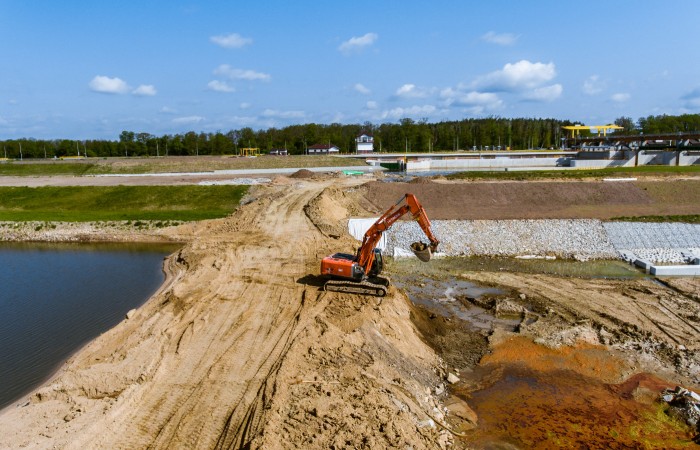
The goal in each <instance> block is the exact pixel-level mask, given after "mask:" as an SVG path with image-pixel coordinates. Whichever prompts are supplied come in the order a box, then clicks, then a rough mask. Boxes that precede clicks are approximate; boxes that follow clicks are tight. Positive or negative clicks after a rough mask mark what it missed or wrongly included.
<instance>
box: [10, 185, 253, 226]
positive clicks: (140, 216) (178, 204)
mask: <svg viewBox="0 0 700 450" xmlns="http://www.w3.org/2000/svg"><path fill="white" fill-rule="evenodd" d="M247 190H248V187H247V186H114V187H95V186H79V187H78V186H74V187H38V188H27V187H0V221H16V222H24V221H65V222H94V221H113V220H178V221H193V220H203V219H214V218H219V217H224V216H226V215H228V214H230V213H231V212H233V210H234V209H235V208H236V207H237V206H238V204H239V202H240V200H241V197H243V195H244V194H245V193H246V192H247Z"/></svg>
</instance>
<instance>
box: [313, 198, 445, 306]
mask: <svg viewBox="0 0 700 450" xmlns="http://www.w3.org/2000/svg"><path fill="white" fill-rule="evenodd" d="M404 201H405V204H404V205H401V203H402V202H404ZM399 205H401V206H399ZM409 212H410V213H411V214H412V215H413V219H414V220H416V221H417V222H418V225H420V227H421V229H422V230H423V232H424V233H425V235H426V236H427V237H428V239H429V241H430V243H428V244H425V243H422V242H414V243H412V244H411V250H412V251H413V252H414V253H415V254H416V256H418V258H419V259H420V260H421V261H428V260H430V257H431V255H432V253H433V252H435V251H436V250H437V246H438V244H439V243H440V241H438V240H437V238H436V237H435V235H434V234H433V231H432V228H431V225H430V220H429V219H428V216H427V215H426V214H425V210H424V209H423V207H422V206H421V204H420V203H419V202H418V199H417V198H416V196H415V195H413V194H406V195H405V196H404V197H402V198H401V199H400V200H399V201H398V202H396V204H395V205H394V206H392V207H391V208H389V209H388V210H387V211H386V212H385V213H384V214H383V215H382V216H381V217H380V218H379V219H377V221H376V222H374V224H372V226H371V227H370V228H369V229H368V230H367V232H366V233H365V235H364V237H363V239H362V246H361V247H360V248H359V249H358V250H357V254H355V255H351V254H349V253H334V254H333V255H331V256H327V257H325V258H323V260H321V274H322V275H326V276H329V277H330V279H329V280H328V281H326V283H325V284H324V286H323V288H324V290H327V291H336V292H350V293H356V294H370V295H377V296H379V297H383V296H384V295H386V292H387V288H388V286H389V280H388V279H387V278H384V277H380V276H379V274H380V273H381V272H382V269H383V266H384V261H383V258H382V252H381V250H379V249H378V248H376V246H377V243H378V242H379V239H380V238H381V237H382V234H383V233H384V232H385V231H386V230H388V229H389V228H391V226H392V225H393V224H394V223H395V222H396V221H397V220H399V219H400V218H401V217H402V216H403V215H404V214H406V213H409Z"/></svg>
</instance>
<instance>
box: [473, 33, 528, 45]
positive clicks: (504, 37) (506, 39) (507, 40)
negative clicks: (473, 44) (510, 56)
mask: <svg viewBox="0 0 700 450" xmlns="http://www.w3.org/2000/svg"><path fill="white" fill-rule="evenodd" d="M518 38H519V36H516V35H514V34H513V33H500V34H499V33H496V32H495V31H489V32H488V33H486V34H484V35H483V36H481V40H482V41H486V42H488V43H490V44H497V45H513V44H515V43H516V42H517V40H518Z"/></svg>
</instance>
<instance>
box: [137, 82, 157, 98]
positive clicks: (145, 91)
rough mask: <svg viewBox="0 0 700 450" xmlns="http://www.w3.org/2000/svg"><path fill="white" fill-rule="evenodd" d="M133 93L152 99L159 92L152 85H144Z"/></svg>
mask: <svg viewBox="0 0 700 450" xmlns="http://www.w3.org/2000/svg"><path fill="white" fill-rule="evenodd" d="M131 93H132V94H134V95H138V96H140V97H152V96H154V95H156V93H157V91H156V88H155V86H153V85H152V84H142V85H140V86H139V87H137V88H136V89H134V90H133V91H131Z"/></svg>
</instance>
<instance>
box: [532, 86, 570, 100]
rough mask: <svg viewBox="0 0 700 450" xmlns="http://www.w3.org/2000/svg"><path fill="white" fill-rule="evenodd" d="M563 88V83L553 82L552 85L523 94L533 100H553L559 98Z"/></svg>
mask: <svg viewBox="0 0 700 450" xmlns="http://www.w3.org/2000/svg"><path fill="white" fill-rule="evenodd" d="M563 90H564V88H563V87H562V85H561V84H553V85H551V86H543V87H539V88H535V89H534V90H532V91H530V92H526V93H524V94H523V98H524V99H525V100H530V101H533V102H551V101H554V100H556V99H558V98H559V97H560V96H561V93H562V91H563Z"/></svg>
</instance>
